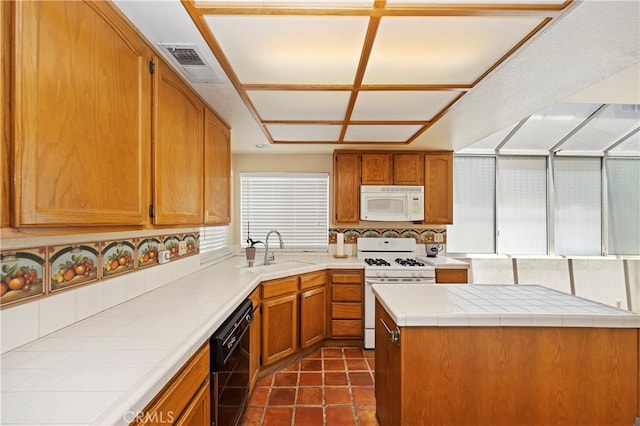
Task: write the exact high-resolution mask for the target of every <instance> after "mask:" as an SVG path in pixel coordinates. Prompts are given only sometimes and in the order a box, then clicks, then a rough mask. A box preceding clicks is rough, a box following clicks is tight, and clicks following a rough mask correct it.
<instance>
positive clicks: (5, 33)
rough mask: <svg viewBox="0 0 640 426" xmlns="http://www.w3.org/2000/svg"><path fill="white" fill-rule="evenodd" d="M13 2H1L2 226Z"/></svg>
mask: <svg viewBox="0 0 640 426" xmlns="http://www.w3.org/2000/svg"><path fill="white" fill-rule="evenodd" d="M12 34H13V28H12V24H11V3H9V2H0V68H1V69H2V71H1V72H2V73H1V74H0V120H2V121H0V127H1V132H2V134H1V135H0V137H1V138H2V139H0V164H2V170H0V228H3V227H7V226H10V225H11V210H10V209H11V202H10V196H11V192H10V188H11V171H12V168H13V167H12V166H11V164H12V163H13V162H12V161H11V146H10V140H11V136H10V134H11V132H10V129H11V123H10V106H11V96H10V94H11V92H10V90H11V84H10V83H11V73H10V69H11V60H10V59H11V44H10V41H11V36H12Z"/></svg>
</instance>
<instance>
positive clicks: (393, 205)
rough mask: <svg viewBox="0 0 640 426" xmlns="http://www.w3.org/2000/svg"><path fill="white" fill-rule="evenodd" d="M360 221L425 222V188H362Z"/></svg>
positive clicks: (397, 186) (402, 186)
mask: <svg viewBox="0 0 640 426" xmlns="http://www.w3.org/2000/svg"><path fill="white" fill-rule="evenodd" d="M360 219H361V220H375V221H393V222H400V221H418V220H424V186H406V185H362V186H360Z"/></svg>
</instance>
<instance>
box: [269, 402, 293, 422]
mask: <svg viewBox="0 0 640 426" xmlns="http://www.w3.org/2000/svg"><path fill="white" fill-rule="evenodd" d="M292 418H293V408H285V407H277V408H273V407H269V408H267V410H266V411H265V413H264V422H263V423H262V424H263V425H264V426H291V419H292Z"/></svg>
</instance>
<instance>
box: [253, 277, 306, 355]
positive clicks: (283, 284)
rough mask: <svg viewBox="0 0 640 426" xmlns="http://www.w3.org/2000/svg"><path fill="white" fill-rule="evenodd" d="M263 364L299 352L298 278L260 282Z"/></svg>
mask: <svg viewBox="0 0 640 426" xmlns="http://www.w3.org/2000/svg"><path fill="white" fill-rule="evenodd" d="M261 287H262V365H263V366H264V365H269V364H272V363H274V362H276V361H278V360H280V359H283V358H285V357H287V356H289V355H291V354H293V353H295V352H296V351H297V350H298V293H297V290H298V276H297V275H296V276H293V277H286V278H279V279H275V280H269V281H264V282H263V283H262V286H261Z"/></svg>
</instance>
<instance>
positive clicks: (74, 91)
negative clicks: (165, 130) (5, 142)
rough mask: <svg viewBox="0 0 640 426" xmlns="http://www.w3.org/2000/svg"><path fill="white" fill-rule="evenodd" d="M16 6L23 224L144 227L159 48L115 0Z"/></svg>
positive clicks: (17, 222)
mask: <svg viewBox="0 0 640 426" xmlns="http://www.w3.org/2000/svg"><path fill="white" fill-rule="evenodd" d="M12 5H13V8H14V10H15V14H14V19H15V22H14V28H15V32H14V37H13V38H12V41H13V43H14V48H15V51H16V55H15V61H14V64H13V65H14V68H13V70H12V74H13V78H14V86H13V97H14V102H13V104H12V107H13V111H12V112H13V118H14V120H13V122H12V123H11V125H12V128H13V136H14V144H13V148H14V152H13V161H14V163H13V164H14V167H15V170H14V172H15V186H14V191H13V209H14V223H13V224H14V226H41V225H49V226H56V225H142V224H143V223H144V222H145V221H146V217H147V208H148V197H147V191H146V188H147V187H148V176H149V152H150V134H151V133H150V131H151V121H150V119H151V109H150V107H149V106H150V105H151V76H150V74H149V66H148V62H149V58H150V50H149V49H148V47H147V45H146V44H145V43H144V41H143V40H142V39H141V38H140V37H139V36H138V35H137V34H136V33H135V32H134V31H133V30H132V29H131V28H130V27H129V26H128V25H127V24H126V23H125V22H124V21H123V20H122V18H120V15H119V14H118V13H117V12H116V11H115V9H114V8H113V6H111V5H110V4H109V3H108V2H101V1H96V2H92V1H86V2H75V1H69V2H48V1H38V2H36V1H24V2H13V3H12ZM2 6H3V7H5V5H4V4H3V5H2ZM4 10H5V11H6V9H4ZM3 18H4V16H3ZM3 23H6V19H3ZM3 31H4V30H3ZM6 43H7V41H6V40H4V38H3V46H4V47H6ZM4 47H3V50H4ZM5 65H6V60H4V58H3V76H6V70H5V69H4V66H5ZM5 85H6V83H5V82H3V86H5ZM3 102H4V101H3ZM4 117H6V112H3V121H4V120H5V118H4ZM4 131H5V130H3V138H4V137H5V136H4ZM3 149H4V147H3ZM4 164H8V163H5V160H4V159H3V165H4ZM4 169H5V167H3V170H4ZM3 173H6V172H5V171H3ZM4 192H5V191H4V190H3V194H4Z"/></svg>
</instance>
